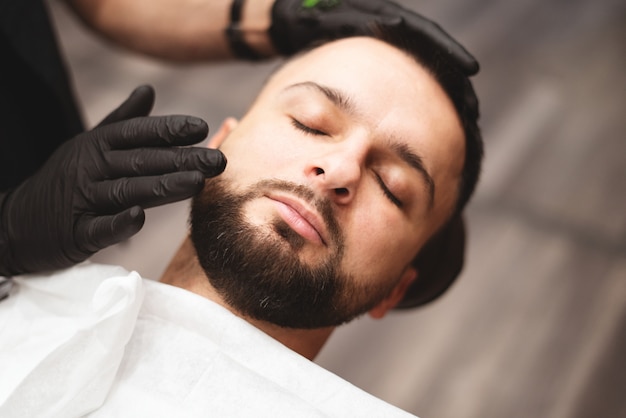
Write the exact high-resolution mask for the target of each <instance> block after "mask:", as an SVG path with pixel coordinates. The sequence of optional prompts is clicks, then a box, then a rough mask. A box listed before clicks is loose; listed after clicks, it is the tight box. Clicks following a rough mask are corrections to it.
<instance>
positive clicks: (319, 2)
mask: <svg viewBox="0 0 626 418" xmlns="http://www.w3.org/2000/svg"><path fill="white" fill-rule="evenodd" d="M340 1H341V0H302V7H304V8H305V9H313V8H315V7H319V8H320V9H331V8H333V7H335V6H337V5H338V4H339V2H340Z"/></svg>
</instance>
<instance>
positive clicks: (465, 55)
mask: <svg viewBox="0 0 626 418" xmlns="http://www.w3.org/2000/svg"><path fill="white" fill-rule="evenodd" d="M404 23H405V24H406V26H407V27H408V28H409V29H411V30H413V31H415V32H417V33H419V34H423V35H425V36H426V37H427V38H428V39H429V40H430V41H431V42H433V44H435V45H436V46H437V47H438V48H439V49H441V50H442V51H445V52H447V53H449V54H450V56H451V58H452V59H453V60H454V61H455V62H456V63H457V64H458V65H459V66H460V67H461V69H462V70H463V73H465V74H466V75H467V76H471V75H474V74H476V73H478V70H479V69H480V68H479V65H478V61H476V59H475V58H474V57H473V56H472V54H470V53H469V52H468V51H467V50H466V49H465V48H464V47H463V45H461V44H460V43H458V42H457V41H455V40H454V38H453V37H452V36H450V35H449V34H448V33H447V32H446V31H444V30H443V29H442V28H441V27H440V26H439V25H438V24H436V23H435V22H433V21H431V20H428V19H426V18H423V17H421V16H419V15H415V14H411V15H410V16H409V17H408V18H406V19H405V20H404Z"/></svg>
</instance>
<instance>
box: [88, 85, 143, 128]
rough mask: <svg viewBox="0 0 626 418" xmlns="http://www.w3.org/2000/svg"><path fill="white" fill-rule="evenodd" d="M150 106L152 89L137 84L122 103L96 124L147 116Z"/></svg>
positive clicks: (100, 124)
mask: <svg viewBox="0 0 626 418" xmlns="http://www.w3.org/2000/svg"><path fill="white" fill-rule="evenodd" d="M152 106H154V89H153V88H152V86H148V85H144V86H139V87H137V88H136V89H135V90H133V92H132V93H131V94H130V96H129V97H128V98H127V99H126V100H125V101H124V103H122V104H121V105H120V106H119V107H118V108H117V109H115V110H114V111H112V112H111V113H109V114H108V115H107V117H105V118H104V119H103V120H102V122H100V123H99V124H98V126H104V125H108V124H110V123H113V122H119V121H122V120H126V119H132V118H136V117H139V116H147V115H149V114H150V111H151V110H152Z"/></svg>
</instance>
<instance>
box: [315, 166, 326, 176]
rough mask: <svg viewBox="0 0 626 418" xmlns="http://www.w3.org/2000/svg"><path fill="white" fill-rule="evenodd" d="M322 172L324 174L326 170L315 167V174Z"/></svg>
mask: <svg viewBox="0 0 626 418" xmlns="http://www.w3.org/2000/svg"><path fill="white" fill-rule="evenodd" d="M321 174H324V170H323V169H321V168H319V167H315V175H317V176H319V175H321Z"/></svg>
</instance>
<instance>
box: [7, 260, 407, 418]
mask: <svg viewBox="0 0 626 418" xmlns="http://www.w3.org/2000/svg"><path fill="white" fill-rule="evenodd" d="M13 282H14V283H13V287H12V289H11V290H10V294H9V297H8V298H6V299H4V300H2V301H1V302H0V417H3V418H12V417H29V418H31V417H60V418H70V417H82V416H89V417H133V418H135V417H185V418H187V417H208V416H212V417H228V418H230V417H272V418H276V417H283V416H284V417H342V418H343V417H407V416H412V415H410V414H408V413H406V412H404V411H401V410H400V409H398V408H396V407H394V406H391V405H389V404H387V403H385V402H383V401H381V400H379V399H377V398H375V397H373V396H371V395H369V394H367V393H365V392H364V391H362V390H360V389H358V388H356V387H355V386H353V385H351V384H350V383H348V382H346V381H344V380H342V379H341V378H339V377H337V376H335V375H334V374H332V373H330V372H328V371H327V370H325V369H323V368H321V367H319V366H318V365H316V364H315V363H313V362H310V361H309V360H307V359H306V358H304V357H302V356H300V355H299V354H297V353H295V352H294V351H291V350H290V349H288V348H286V347H285V346H283V345H282V344H280V343H279V342H278V341H276V340H274V339H272V338H271V337H269V336H268V335H266V334H265V333H263V332H261V331H260V330H258V329H257V328H255V327H253V326H252V325H250V324H249V323H248V322H246V321H244V320H242V319H241V318H239V317H237V316H235V315H233V314H232V313H231V312H229V311H228V310H226V309H224V308H223V307H221V306H219V305H217V304H215V303H213V302H211V301H209V300H207V299H205V298H203V297H200V296H198V295H196V294H194V293H191V292H188V291H186V290H183V289H179V288H177V287H173V286H169V285H166V284H163V283H159V282H155V281H152V280H145V279H142V278H141V277H140V276H139V275H138V274H137V273H136V272H131V273H129V272H127V271H126V270H124V269H123V268H121V267H115V266H105V265H97V264H91V263H83V264H81V265H78V266H76V267H73V268H71V269H69V270H64V271H61V272H56V273H53V274H50V275H47V276H36V277H35V276H34V275H31V276H21V277H16V278H14V279H13Z"/></svg>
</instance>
